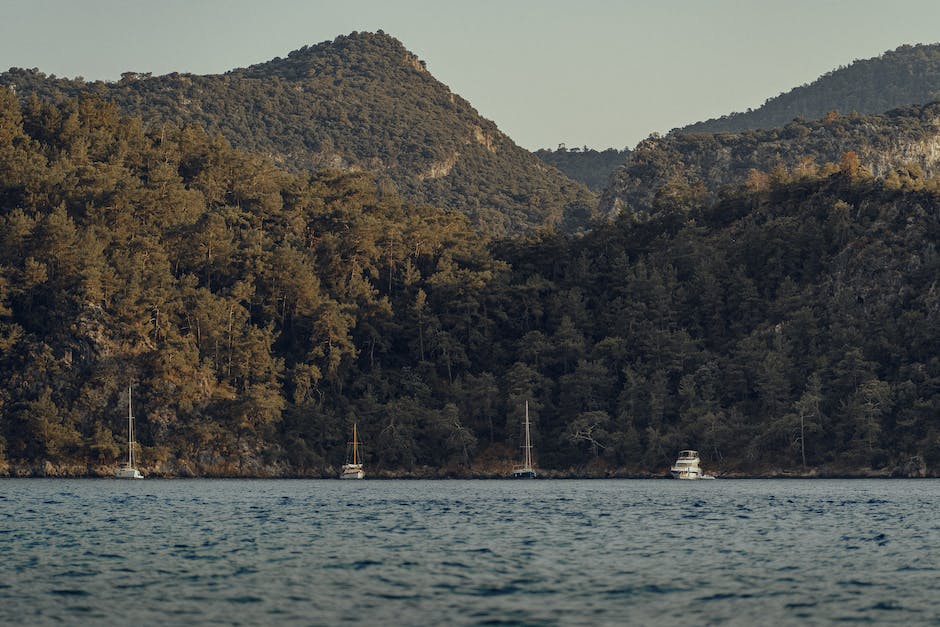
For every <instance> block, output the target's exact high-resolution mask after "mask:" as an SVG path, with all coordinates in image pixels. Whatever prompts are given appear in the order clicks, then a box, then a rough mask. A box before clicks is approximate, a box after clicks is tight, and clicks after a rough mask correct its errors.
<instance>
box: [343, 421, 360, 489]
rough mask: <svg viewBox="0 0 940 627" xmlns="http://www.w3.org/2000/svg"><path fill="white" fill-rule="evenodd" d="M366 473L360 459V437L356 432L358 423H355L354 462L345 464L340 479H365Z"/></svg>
mask: <svg viewBox="0 0 940 627" xmlns="http://www.w3.org/2000/svg"><path fill="white" fill-rule="evenodd" d="M365 476H366V473H365V472H364V471H363V470H362V462H360V461H359V439H358V437H357V434H356V423H353V441H352V463H351V464H343V472H341V473H340V475H339V478H340V479H363V478H364V477H365Z"/></svg>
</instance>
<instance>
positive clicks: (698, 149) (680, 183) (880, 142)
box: [600, 104, 940, 216]
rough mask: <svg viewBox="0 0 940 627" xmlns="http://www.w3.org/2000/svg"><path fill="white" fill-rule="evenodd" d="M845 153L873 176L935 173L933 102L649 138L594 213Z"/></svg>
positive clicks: (651, 204)
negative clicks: (766, 126)
mask: <svg viewBox="0 0 940 627" xmlns="http://www.w3.org/2000/svg"><path fill="white" fill-rule="evenodd" d="M847 152H854V153H855V154H856V155H857V156H858V161H859V165H860V166H862V167H864V168H867V169H869V170H870V171H871V172H872V174H874V175H875V176H880V177H883V176H886V175H887V174H889V173H890V172H891V171H893V170H895V169H898V168H909V167H917V168H920V170H922V171H923V173H924V174H927V175H930V174H934V173H937V172H940V104H931V105H924V106H912V107H907V108H904V109H896V110H894V111H890V112H888V113H885V114H883V115H870V116H863V115H849V116H839V115H829V116H827V117H826V118H824V119H822V120H818V121H814V122H793V123H791V124H788V125H787V126H785V127H783V128H780V129H774V130H769V131H747V132H744V133H715V134H711V133H675V134H672V135H668V136H666V137H658V136H653V137H650V138H649V139H647V140H645V141H643V142H641V143H640V144H639V145H638V146H637V147H636V150H634V151H633V153H632V154H631V155H630V158H629V159H628V161H627V162H626V163H625V164H624V165H623V166H622V167H620V168H619V169H618V170H617V171H615V172H614V174H613V175H612V176H611V183H610V185H609V186H608V187H607V189H606V190H605V191H604V193H603V195H602V197H601V204H600V207H601V212H602V213H604V214H606V215H608V216H613V215H617V214H618V213H620V212H622V211H637V212H652V211H655V210H656V208H657V204H658V203H661V202H663V201H664V199H667V197H668V196H669V195H670V193H672V192H674V191H676V190H682V193H692V194H697V195H698V196H700V197H701V196H704V197H714V196H715V195H716V194H717V192H718V191H719V190H720V189H721V188H722V187H725V186H727V185H740V184H742V183H744V182H745V181H746V180H747V178H748V176H749V175H750V174H751V172H752V171H755V170H756V171H758V172H771V171H772V170H773V169H774V168H777V167H783V168H785V169H787V170H789V171H791V172H792V171H796V170H798V169H799V168H814V167H818V166H820V165H822V164H825V163H838V162H839V161H840V160H841V158H842V156H843V155H844V154H845V153H847Z"/></svg>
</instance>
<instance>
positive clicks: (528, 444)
mask: <svg viewBox="0 0 940 627" xmlns="http://www.w3.org/2000/svg"><path fill="white" fill-rule="evenodd" d="M522 455H523V460H524V461H523V464H522V466H516V467H515V468H513V469H512V475H510V476H511V477H512V478H513V479H535V478H536V477H537V476H538V473H536V472H535V468H533V467H532V439H531V436H530V435H529V401H526V402H525V444H523V445H522Z"/></svg>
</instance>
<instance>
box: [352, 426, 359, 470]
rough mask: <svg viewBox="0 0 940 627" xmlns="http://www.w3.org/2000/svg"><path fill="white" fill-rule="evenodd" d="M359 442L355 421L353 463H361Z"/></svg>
mask: <svg viewBox="0 0 940 627" xmlns="http://www.w3.org/2000/svg"><path fill="white" fill-rule="evenodd" d="M358 449H359V444H358V442H357V441H356V423H355V422H354V423H353V464H358V463H359V450H358Z"/></svg>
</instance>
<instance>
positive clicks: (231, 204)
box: [0, 89, 940, 476]
mask: <svg viewBox="0 0 940 627" xmlns="http://www.w3.org/2000/svg"><path fill="white" fill-rule="evenodd" d="M379 190H380V186H379V185H377V184H376V183H375V182H374V181H373V178H372V176H371V175H368V174H361V173H360V174H357V173H349V172H339V173H338V172H320V173H316V174H294V173H288V172H285V171H283V170H281V169H279V168H278V167H277V166H276V164H275V163H274V162H273V161H272V160H271V159H270V158H268V157H264V156H257V155H254V154H250V153H246V152H242V151H239V150H235V149H233V148H231V147H230V146H229V145H228V143H227V142H226V141H225V140H224V139H223V138H221V137H219V136H217V135H213V134H210V133H206V132H205V131H204V130H202V129H200V128H199V127H195V126H185V127H177V126H176V125H174V124H169V123H168V124H165V125H160V126H159V128H155V129H153V130H145V125H144V124H143V123H142V121H141V120H139V119H135V118H123V117H122V116H121V115H120V114H119V112H118V110H117V108H116V107H115V106H114V105H112V104H108V103H105V102H101V101H96V100H83V101H69V102H63V103H58V104H55V103H51V102H48V101H41V100H39V99H36V98H32V99H30V100H29V101H28V102H27V103H26V104H25V105H24V106H22V107H21V106H20V104H19V102H18V99H17V98H16V97H14V95H13V94H12V92H10V91H9V90H5V89H0V238H2V246H0V434H2V440H0V470H5V471H6V472H9V473H37V474H86V473H89V472H99V471H101V472H106V470H107V469H108V468H109V467H111V468H113V467H114V465H115V464H116V463H117V462H118V460H119V458H120V456H121V446H122V445H123V443H124V432H123V421H124V416H125V415H126V414H125V411H126V401H127V398H126V389H127V386H129V385H133V386H134V398H135V414H136V416H137V422H138V436H139V440H140V441H141V444H142V451H141V452H142V456H141V459H142V466H143V468H144V470H145V472H147V473H148V474H166V475H180V474H182V475H190V474H198V475H203V474H208V475H214V476H215V475H224V476H238V475H241V476H258V475H261V476H270V475H287V476H335V474H334V473H335V472H336V470H337V468H338V466H339V464H341V463H342V462H343V459H344V453H345V449H346V446H345V445H346V440H347V438H348V436H349V433H350V431H351V427H352V424H353V422H358V425H359V432H360V436H361V439H362V441H363V442H364V444H365V451H366V452H365V462H366V464H367V468H368V469H369V472H370V473H371V474H373V475H381V474H384V473H387V474H396V475H401V474H417V475H433V476H445V475H447V476H462V475H474V474H478V475H479V474H487V473H499V472H503V471H505V470H506V469H508V467H509V465H510V464H511V462H512V460H513V459H514V458H515V457H516V456H517V452H518V443H519V434H520V424H521V417H522V408H523V403H524V401H526V400H528V401H529V406H530V409H531V415H532V419H533V422H534V440H535V442H534V443H535V447H536V451H537V456H538V463H539V465H540V467H541V468H543V469H545V470H547V471H548V472H552V471H555V472H566V473H567V472H570V473H573V474H579V475H584V474H593V475H605V474H607V473H616V474H640V475H643V474H647V473H652V474H661V473H663V472H664V471H665V470H666V468H668V465H669V463H670V462H671V461H672V460H673V459H674V456H675V453H676V451H677V450H678V449H680V448H698V449H700V450H701V451H702V453H703V458H704V463H705V466H706V467H707V468H708V469H709V470H713V471H715V472H719V473H751V474H755V473H758V474H759V473H779V472H783V471H787V472H798V473H803V472H807V473H812V472H818V473H822V474H826V473H830V474H842V473H849V474H856V473H865V472H877V473H884V474H904V475H908V474H913V475H920V474H924V473H926V474H934V475H935V474H938V473H940V425H938V423H937V419H936V417H937V415H938V411H940V359H938V355H940V350H938V349H940V346H938V338H940V294H938V292H937V286H936V285H935V282H936V276H937V275H938V271H940V256H938V254H937V244H938V238H940V184H938V182H937V180H935V179H930V178H928V177H927V176H925V175H924V174H923V173H922V172H920V171H917V170H916V169H911V168H908V169H903V170H899V171H891V172H887V173H885V176H884V177H883V178H876V177H874V176H872V175H871V173H870V172H867V171H866V170H865V169H864V168H863V167H861V166H860V165H859V162H858V160H857V159H856V158H855V157H853V155H851V154H846V155H843V157H842V158H841V159H840V161H839V163H838V164H835V165H833V164H819V167H816V168H809V167H806V168H794V169H790V170H787V169H785V168H777V169H776V170H774V171H772V172H769V173H767V172H765V173H757V174H756V175H755V176H754V177H752V179H751V180H750V181H749V183H748V184H747V185H744V186H741V187H736V188H733V189H726V190H725V191H724V192H723V194H722V196H721V197H720V198H719V199H717V200H716V201H714V202H711V201H700V200H698V199H696V198H692V197H683V196H676V197H675V198H674V202H672V203H669V204H668V205H663V206H661V207H660V208H659V209H660V210H659V211H657V212H655V213H654V214H652V215H643V214H636V213H623V214H622V215H621V216H620V217H619V218H618V219H617V220H616V221H614V222H611V223H609V224H604V225H600V226H598V227H597V228H596V229H595V230H594V231H593V232H590V233H586V234H584V235H582V236H579V237H572V236H567V235H564V234H561V233H557V232H555V233H544V234H542V235H540V236H539V237H537V238H528V239H507V240H503V241H501V242H497V243H493V244H492V245H490V246H487V245H485V243H484V241H483V240H482V239H481V237H480V236H479V235H478V234H477V233H476V231H475V230H474V229H473V228H472V225H471V224H470V223H469V222H468V220H467V219H466V218H465V217H464V216H463V215H461V214H459V213H457V212H453V211H445V210H441V209H437V208H433V207H429V206H427V205H421V204H412V203H405V202H403V201H401V200H400V199H399V198H398V197H397V196H396V195H395V194H394V193H391V192H390V191H389V190H383V191H379Z"/></svg>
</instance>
